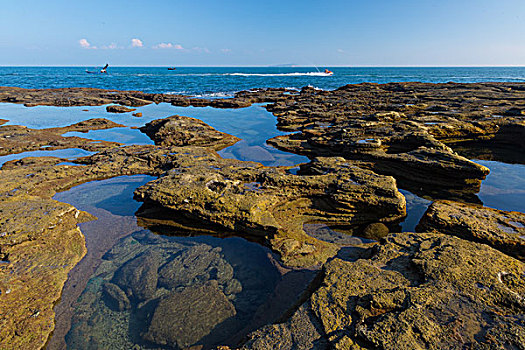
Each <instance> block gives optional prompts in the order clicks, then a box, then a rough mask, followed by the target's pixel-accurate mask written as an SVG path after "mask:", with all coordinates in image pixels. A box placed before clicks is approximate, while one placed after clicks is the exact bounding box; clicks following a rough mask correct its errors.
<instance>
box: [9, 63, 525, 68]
mask: <svg viewBox="0 0 525 350" xmlns="http://www.w3.org/2000/svg"><path fill="white" fill-rule="evenodd" d="M102 65H103V64H94V65H0V67H1V68H15V67H42V68H65V67H72V68H73V67H78V68H85V67H98V66H102ZM110 67H114V68H169V67H176V68H179V67H180V68H316V67H334V68H525V65H369V66H365V65H363V66H360V65H353V66H352V65H299V64H298V65H292V66H289V65H283V66H279V65H218V66H215V65H178V66H173V65H171V66H170V65H150V66H145V65H110Z"/></svg>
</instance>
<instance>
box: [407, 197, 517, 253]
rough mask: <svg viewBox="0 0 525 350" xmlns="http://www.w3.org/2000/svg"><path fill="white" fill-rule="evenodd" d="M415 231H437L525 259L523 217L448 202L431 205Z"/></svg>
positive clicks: (506, 212) (515, 213)
mask: <svg viewBox="0 0 525 350" xmlns="http://www.w3.org/2000/svg"><path fill="white" fill-rule="evenodd" d="M416 229H417V231H421V232H428V231H438V232H442V233H446V234H449V235H454V236H457V237H460V238H463V239H467V240H469V241H475V242H480V243H484V244H488V245H490V246H492V247H494V248H496V249H498V250H500V251H502V252H504V253H506V254H509V255H511V256H513V257H515V258H517V259H520V260H522V261H523V260H525V214H523V213H520V212H509V211H503V210H496V209H492V208H487V207H479V206H472V205H468V204H462V203H457V202H450V201H437V202H434V203H432V204H431V205H430V207H429V208H428V210H427V211H426V213H425V215H424V216H423V218H422V219H421V221H420V222H419V225H418V226H417V227H416Z"/></svg>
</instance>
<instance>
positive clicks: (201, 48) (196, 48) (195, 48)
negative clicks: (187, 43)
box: [191, 46, 210, 53]
mask: <svg viewBox="0 0 525 350" xmlns="http://www.w3.org/2000/svg"><path fill="white" fill-rule="evenodd" d="M191 49H192V50H193V51H196V52H199V53H202V52H204V53H210V50H208V49H207V48H205V47H198V46H195V47H192V48H191Z"/></svg>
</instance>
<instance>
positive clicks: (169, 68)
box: [168, 67, 177, 70]
mask: <svg viewBox="0 0 525 350" xmlns="http://www.w3.org/2000/svg"><path fill="white" fill-rule="evenodd" d="M175 69H177V68H175V67H168V70H175Z"/></svg>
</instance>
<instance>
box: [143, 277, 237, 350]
mask: <svg viewBox="0 0 525 350" xmlns="http://www.w3.org/2000/svg"><path fill="white" fill-rule="evenodd" d="M235 314H236V311H235V307H234V306H233V304H232V303H231V302H230V301H228V299H227V298H226V296H225V295H224V294H223V293H222V292H221V291H220V289H219V286H218V284H217V281H210V282H208V283H206V284H204V285H201V286H197V287H188V288H186V289H184V290H183V291H182V292H173V293H171V294H170V295H169V296H167V297H166V298H165V299H163V300H161V301H160V302H159V304H158V306H157V308H156V309H155V311H154V313H153V318H152V320H151V324H150V326H149V328H148V331H147V332H146V333H145V335H144V339H146V340H148V341H151V342H153V343H157V344H160V345H169V346H175V347H179V348H185V347H188V346H190V345H193V344H195V343H198V342H199V341H200V340H202V339H203V338H204V337H205V336H207V335H209V334H210V332H211V331H212V330H213V329H214V328H215V327H216V326H217V325H219V324H220V323H222V322H224V321H225V320H227V319H228V318H230V317H233V316H235Z"/></svg>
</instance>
